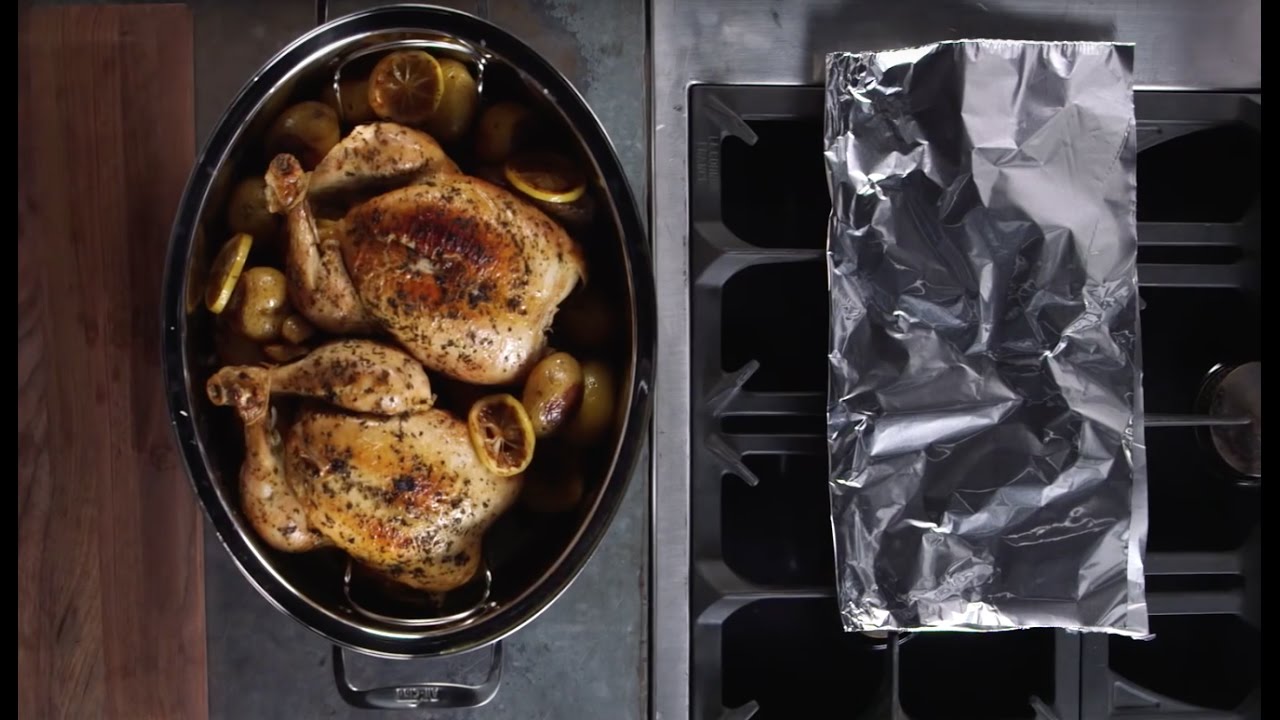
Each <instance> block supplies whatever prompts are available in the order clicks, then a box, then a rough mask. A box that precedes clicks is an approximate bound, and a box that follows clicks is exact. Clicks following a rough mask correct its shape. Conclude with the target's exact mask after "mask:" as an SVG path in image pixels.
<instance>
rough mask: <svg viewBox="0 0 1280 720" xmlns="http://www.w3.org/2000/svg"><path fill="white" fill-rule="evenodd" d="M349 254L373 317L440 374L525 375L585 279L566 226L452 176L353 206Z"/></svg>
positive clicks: (483, 185) (480, 379)
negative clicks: (562, 309) (562, 305)
mask: <svg viewBox="0 0 1280 720" xmlns="http://www.w3.org/2000/svg"><path fill="white" fill-rule="evenodd" d="M342 236H343V242H342V252H343V258H344V260H345V264H346V267H347V270H348V271H349V272H350V275H351V279H352V281H353V283H354V285H355V287H356V291H357V292H358V293H359V295H360V299H361V300H362V301H363V302H364V306H365V309H366V311H367V312H368V313H369V314H370V315H371V316H372V317H373V318H375V319H376V320H377V321H378V322H379V323H380V324H381V325H382V326H383V327H384V328H385V329H386V330H387V331H388V332H390V333H391V334H392V335H393V336H395V338H396V339H397V340H399V341H400V344H402V345H403V346H404V347H405V348H406V349H408V350H409V352H411V353H413V355H414V356H415V357H416V358H418V359H419V360H421V361H422V364H423V365H426V366H427V367H428V368H429V369H432V370H436V371H439V372H442V373H445V374H446V375H449V376H450V377H453V378H457V379H459V380H463V381H466V382H471V383H476V384H480V385H497V384H502V383H508V382H512V381H514V380H517V379H519V378H520V377H521V376H522V375H523V374H524V373H525V372H526V371H527V370H528V367H529V365H530V364H531V363H532V362H534V361H535V360H536V359H537V358H538V356H539V353H540V352H541V351H542V349H543V347H544V346H545V344H546V331H547V329H548V328H549V327H550V326H551V321H552V318H553V317H554V316H555V312H556V308H557V307H558V306H559V304H560V302H561V301H563V300H564V299H565V298H566V297H567V296H568V295H569V293H570V292H571V291H572V290H573V288H574V286H575V285H576V284H577V283H578V281H579V279H580V278H582V277H583V276H584V275H585V265H584V262H583V258H582V254H581V251H580V250H579V248H578V246H577V245H576V244H575V243H574V242H573V240H571V239H570V238H569V236H568V235H567V234H566V233H565V232H564V230H563V229H562V228H561V227H560V226H559V225H557V224H555V223H554V222H552V221H551V220H550V219H548V218H547V217H546V216H545V215H543V214H542V213H541V212H539V211H538V210H536V209H535V208H533V207H532V206H531V205H529V204H527V203H524V202H521V201H519V200H517V199H516V198H515V197H514V196H512V195H511V194H510V193H509V192H507V191H506V190H503V189H502V188H499V187H496V186H494V185H491V184H489V183H487V182H485V181H483V180H479V179H477V178H473V177H469V176H466V175H440V176H436V177H433V178H429V179H424V180H422V181H420V183H419V184H417V185H411V186H409V187H405V188H401V189H399V190H393V191H391V192H388V193H385V194H383V195H380V196H378V197H376V198H373V199H372V200H369V201H368V202H365V203H362V204H360V205H358V206H356V207H355V208H353V209H352V210H351V211H350V212H349V213H348V214H347V217H346V219H345V221H344V229H343V231H342Z"/></svg>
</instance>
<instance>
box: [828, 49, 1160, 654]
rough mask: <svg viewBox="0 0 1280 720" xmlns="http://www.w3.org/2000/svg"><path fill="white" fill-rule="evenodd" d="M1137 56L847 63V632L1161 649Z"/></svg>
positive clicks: (834, 156)
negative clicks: (1141, 265)
mask: <svg viewBox="0 0 1280 720" xmlns="http://www.w3.org/2000/svg"><path fill="white" fill-rule="evenodd" d="M1132 65H1133V49H1132V47H1131V46H1126V45H1116V44H1110V43H1105V44H1104V43H1022V42H1010V41H966V42H954V43H941V44H936V45H930V46H927V47H920V48H911V49H905V50H894V51H889V52H874V53H857V54H855V53H835V54H832V55H829V56H828V57H827V83H826V114H825V128H826V153H825V154H826V164H827V171H828V180H829V186H830V189H831V199H832V206H833V210H832V214H831V220H830V225H829V235H828V245H827V250H828V253H827V258H828V271H829V278H830V284H831V326H830V342H831V344H830V350H831V352H830V378H829V385H828V404H827V429H828V435H827V438H828V449H829V453H830V489H831V519H832V526H833V530H834V534H835V549H836V569H837V576H838V585H839V586H838V596H839V602H840V607H841V612H842V614H843V619H844V625H845V628H846V629H847V630H861V631H866V630H882V629H938V630H964V629H968V630H996V629H1010V628H1021V627H1043V626H1051V627H1065V628H1074V629H1079V630H1096V631H1107V632H1114V633H1121V634H1126V635H1133V636H1144V635H1146V634H1147V607H1146V601H1145V597H1144V588H1143V573H1142V557H1143V550H1144V546H1145V544H1146V535H1147V499H1146V497H1147V491H1146V456H1145V450H1144V442H1143V430H1142V390H1141V388H1142V382H1141V380H1142V373H1141V361H1140V357H1139V343H1138V307H1139V299H1138V278H1137V265H1136V255H1137V235H1136V225H1135V217H1134V206H1135V178H1134V166H1135V163H1136V158H1137V141H1136V134H1135V125H1134V116H1133V87H1132V80H1131V69H1132Z"/></svg>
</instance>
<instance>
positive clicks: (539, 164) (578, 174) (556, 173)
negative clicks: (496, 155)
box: [502, 152, 587, 203]
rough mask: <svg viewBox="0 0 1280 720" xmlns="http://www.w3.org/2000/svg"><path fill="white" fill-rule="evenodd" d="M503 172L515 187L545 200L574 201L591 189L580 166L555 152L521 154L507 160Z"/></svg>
mask: <svg viewBox="0 0 1280 720" xmlns="http://www.w3.org/2000/svg"><path fill="white" fill-rule="evenodd" d="M502 173H503V175H504V176H505V177H506V178H507V182H509V183H511V186H512V187H514V188H515V189H517V190H519V191H520V192H522V193H524V194H525V195H528V196H529V197H531V198H533V199H535V200H542V201H543V202H549V203H571V202H573V201H574V200H577V199H578V198H580V197H582V194H583V193H585V192H586V191H587V182H586V180H585V179H584V178H583V176H582V171H581V170H579V169H578V166H577V165H575V164H574V163H573V162H572V161H571V160H569V159H568V158H566V157H564V156H563V155H557V154H555V153H550V152H528V153H521V154H519V155H516V156H515V157H513V158H511V159H510V160H508V161H507V164H506V165H504V166H503V168H502Z"/></svg>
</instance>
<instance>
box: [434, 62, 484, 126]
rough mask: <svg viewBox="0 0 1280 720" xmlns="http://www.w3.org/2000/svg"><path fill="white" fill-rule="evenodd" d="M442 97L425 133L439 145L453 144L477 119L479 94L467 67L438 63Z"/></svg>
mask: <svg viewBox="0 0 1280 720" xmlns="http://www.w3.org/2000/svg"><path fill="white" fill-rule="evenodd" d="M439 62H440V70H441V72H442V73H443V74H444V94H443V95H442V96H441V98H440V105H439V106H437V107H436V110H435V112H434V113H432V114H431V117H430V118H429V119H428V120H427V123H426V130H427V132H429V133H431V134H432V135H433V136H435V138H436V139H437V140H439V141H441V142H453V141H455V140H457V139H459V138H461V137H462V136H463V135H465V134H466V132H467V130H468V129H470V128H471V121H472V120H474V119H475V116H476V106H477V105H479V104H480V93H479V91H478V89H477V87H476V80H475V78H473V77H471V72H470V71H469V70H467V66H466V65H463V64H462V63H460V62H458V61H457V60H450V59H448V58H444V59H441V60H440V61H439Z"/></svg>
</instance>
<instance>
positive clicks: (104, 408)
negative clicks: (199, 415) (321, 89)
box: [18, 5, 208, 719]
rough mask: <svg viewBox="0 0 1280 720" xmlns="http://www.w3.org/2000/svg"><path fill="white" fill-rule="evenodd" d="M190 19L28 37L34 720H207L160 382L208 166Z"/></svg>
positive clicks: (26, 455)
mask: <svg viewBox="0 0 1280 720" xmlns="http://www.w3.org/2000/svg"><path fill="white" fill-rule="evenodd" d="M192 63H193V61H192V32H191V15H190V12H189V11H188V10H187V9H186V8H185V7H184V6H181V5H136V6H127V7H126V6H96V7H88V6H80V7H74V6H73V7H59V8H54V7H43V6H42V7H36V8H33V9H30V10H28V11H27V12H25V13H20V16H19V33H18V86H19V87H18V716H19V717H21V718H48V717H56V718H62V717H67V718H77V719H79V718H89V717H111V718H130V719H132V718H153V717H154V718H202V717H206V716H207V715H208V698H207V689H206V678H205V633H204V583H203V558H202V555H201V544H200V543H201V526H200V517H199V514H198V510H197V508H196V505H195V501H194V497H193V494H192V492H191V490H190V486H189V483H188V482H187V479H186V478H185V477H184V474H183V470H182V466H181V461H180V459H179V456H178V453H177V449H176V444H175V442H174V440H173V437H172V434H171V431H170V429H169V419H168V412H167V410H166V408H165V402H164V397H163V394H162V382H161V377H160V350H159V347H160V315H159V313H160V305H159V302H160V281H161V274H162V272H163V268H164V255H165V247H166V243H167V239H168V233H169V226H170V223H171V222H172V219H173V214H174V210H175V208H176V206H177V202H178V198H179V195H180V193H181V192H182V187H183V185H184V183H185V182H186V176H187V172H188V171H189V170H190V168H191V162H192V158H193V156H194V143H195V138H194V134H195V120H194V101H193V77H192V75H193V72H192Z"/></svg>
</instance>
